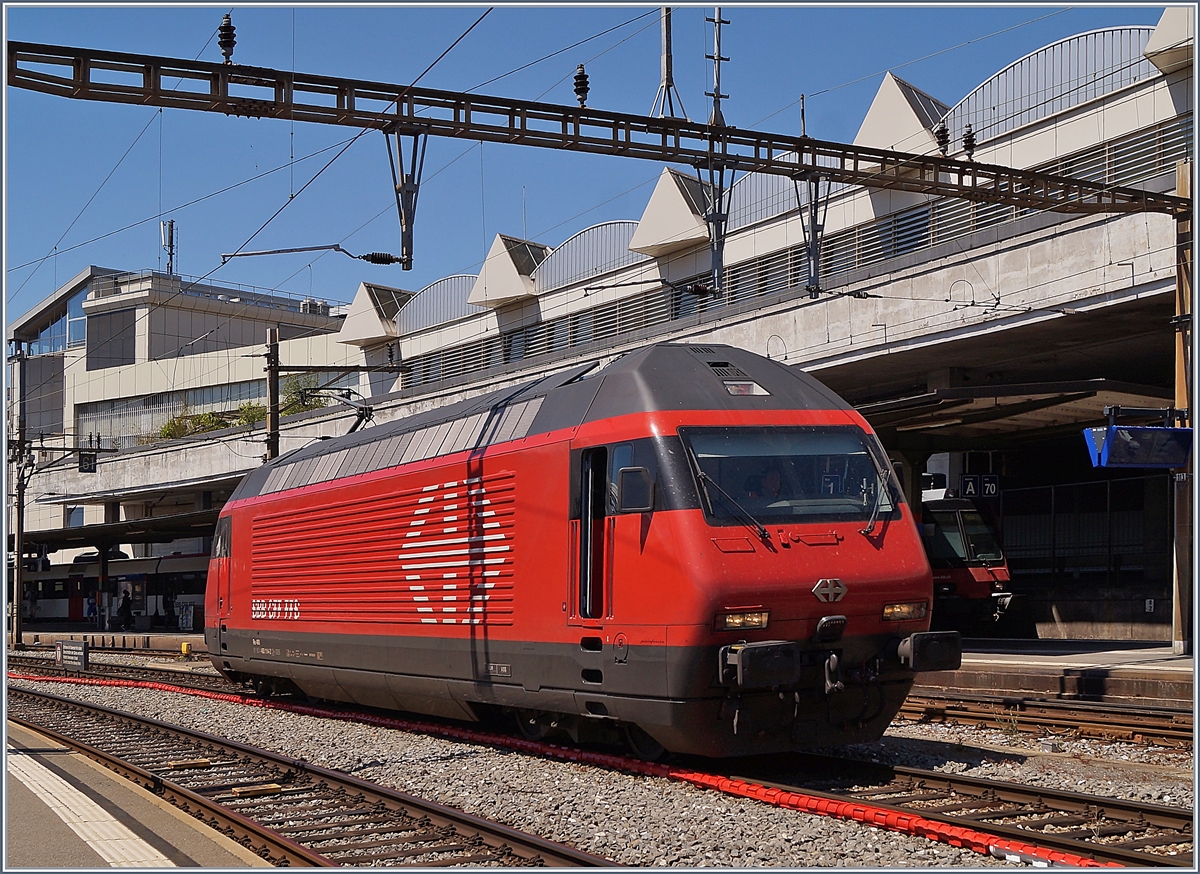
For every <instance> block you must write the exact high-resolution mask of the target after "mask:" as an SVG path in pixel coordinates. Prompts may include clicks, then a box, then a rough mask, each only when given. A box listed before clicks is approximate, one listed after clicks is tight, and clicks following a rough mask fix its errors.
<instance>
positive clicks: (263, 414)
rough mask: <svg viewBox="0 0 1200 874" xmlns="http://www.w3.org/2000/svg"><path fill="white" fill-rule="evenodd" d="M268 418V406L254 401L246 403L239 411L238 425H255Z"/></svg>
mask: <svg viewBox="0 0 1200 874" xmlns="http://www.w3.org/2000/svg"><path fill="white" fill-rule="evenodd" d="M265 418H267V407H266V404H256V403H254V401H246V402H245V403H244V404H242V405H241V406H240V407H238V409H237V423H238V424H239V425H254V424H256V423H258V422H261V421H262V420H263V419H265Z"/></svg>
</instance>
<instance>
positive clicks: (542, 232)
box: [542, 198, 616, 233]
mask: <svg viewBox="0 0 1200 874" xmlns="http://www.w3.org/2000/svg"><path fill="white" fill-rule="evenodd" d="M611 199H616V198H610V200H611ZM580 215H582V214H580ZM568 221H570V220H568ZM564 223H565V222H564ZM556 227H558V226H556ZM542 233H545V232H542Z"/></svg>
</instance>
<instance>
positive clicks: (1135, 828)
mask: <svg viewBox="0 0 1200 874" xmlns="http://www.w3.org/2000/svg"><path fill="white" fill-rule="evenodd" d="M1146 829H1147V826H1146V825H1145V824H1144V823H1136V822H1129V823H1116V824H1115V825H1103V826H1097V827H1095V828H1080V829H1075V830H1074V831H1069V832H1054V833H1053V834H1054V836H1055V837H1056V838H1070V839H1072V840H1077V841H1086V840H1089V839H1090V840H1095V839H1096V838H1113V837H1117V836H1118V835H1127V834H1130V833H1134V834H1139V833H1142V832H1145V831H1146Z"/></svg>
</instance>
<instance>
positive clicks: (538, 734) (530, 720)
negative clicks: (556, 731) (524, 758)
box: [514, 710, 550, 740]
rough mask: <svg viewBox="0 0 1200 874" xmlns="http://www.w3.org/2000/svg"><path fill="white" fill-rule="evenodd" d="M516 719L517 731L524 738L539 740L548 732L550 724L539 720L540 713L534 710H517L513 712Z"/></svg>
mask: <svg viewBox="0 0 1200 874" xmlns="http://www.w3.org/2000/svg"><path fill="white" fill-rule="evenodd" d="M514 716H515V717H516V720H517V731H519V732H521V737H523V738H525V739H526V740H541V739H542V738H544V737H545V736H546V735H548V734H549V733H550V726H548V725H546V724H545V723H543V722H542V720H541V718H540V717H541V713H539V712H538V711H536V710H518V711H516V713H515V714H514Z"/></svg>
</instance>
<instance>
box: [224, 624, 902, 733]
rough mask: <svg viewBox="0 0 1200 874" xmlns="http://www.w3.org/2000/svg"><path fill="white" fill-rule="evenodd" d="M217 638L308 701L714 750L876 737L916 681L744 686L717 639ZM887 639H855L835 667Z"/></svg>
mask: <svg viewBox="0 0 1200 874" xmlns="http://www.w3.org/2000/svg"><path fill="white" fill-rule="evenodd" d="M210 633H211V630H210ZM214 643H217V641H215V640H214V641H210V650H209V651H210V652H213V653H217V652H223V653H224V655H218V656H215V657H214V663H215V664H216V665H217V667H218V668H220V669H223V670H224V671H225V672H226V673H227V674H230V675H232V676H237V677H240V678H243V679H245V678H249V677H275V678H282V679H286V680H290V681H291V682H292V683H294V684H295V685H296V686H297V687H298V688H299V689H301V690H302V691H303V692H304V693H306V694H307V695H310V696H312V697H314V698H325V699H329V700H334V701H344V702H348V703H354V704H359V705H362V706H368V707H379V708H384V709H393V710H401V711H407V712H412V713H420V714H428V715H433V716H441V717H447V718H452V719H466V720H475V719H477V718H478V716H479V713H478V706H479V705H491V706H497V707H505V708H514V709H521V710H529V711H542V712H547V713H557V714H569V715H573V716H575V717H577V718H580V719H594V720H598V721H608V722H609V723H610V724H612V723H614V722H623V723H633V724H636V725H638V726H639V727H641V728H642V729H643V730H644V731H646V732H647V733H648V734H649V735H651V736H652V737H653V738H654V739H655V740H657V741H658V742H659V743H661V744H663V746H665V747H666V748H667V749H670V750H672V751H675V752H680V753H692V754H697V755H706V756H714V757H720V756H729V755H746V754H758V753H768V752H781V751H785V750H792V749H805V748H813V747H823V746H836V745H840V744H846V743H858V742H866V741H872V740H876V739H878V738H879V737H880V736H881V735H882V734H883V732H884V730H885V729H886V728H887V726H888V724H889V723H890V721H891V719H892V717H893V716H894V715H895V713H896V712H897V711H898V710H899V708H900V705H901V704H902V703H903V701H904V697H905V696H906V695H907V693H908V690H909V688H910V687H911V685H912V676H913V675H912V673H911V672H909V671H905V670H902V669H901V668H900V667H899V666H898V665H896V666H894V669H890V670H888V671H886V672H884V673H882V674H875V675H872V676H871V677H870V678H869V680H868V678H863V679H861V681H859V679H858V678H857V677H856V676H855V675H854V674H853V672H852V671H850V672H848V673H847V676H846V679H848V680H850V681H849V682H846V683H845V684H844V689H843V690H841V691H839V692H837V693H836V694H827V693H826V692H825V675H824V671H823V670H813V671H805V672H804V674H803V676H802V677H801V680H800V682H799V683H797V684H795V685H794V686H789V687H782V688H777V689H764V690H738V689H730V688H728V687H725V686H721V685H720V684H719V683H718V679H717V677H716V671H715V666H716V664H717V651H718V650H717V647H688V648H684V647H672V648H666V647H629V648H628V649H627V650H626V651H625V652H623V653H621V654H620V657H622V658H624V661H621V662H618V661H617V660H616V659H617V657H618V656H617V654H615V653H613V652H611V651H610V650H609V649H608V648H602V649H601V650H600V651H596V652H589V651H583V650H581V649H580V647H578V646H576V645H570V644H530V643H522V642H519V641H486V642H480V641H467V640H452V639H444V638H443V639H438V638H424V639H416V638H392V637H387V638H383V637H380V638H366V637H350V636H341V635H305V636H303V637H302V636H300V635H267V634H264V633H254V634H249V633H242V634H236V633H232V632H230V633H229V636H227V638H226V640H225V643H226V647H225V649H224V650H223V651H222V650H221V649H219V647H218V646H214V645H213V644H214ZM848 643H849V642H848ZM881 647H882V644H881V643H880V642H876V641H855V642H854V645H853V646H852V647H848V648H847V649H848V651H846V652H845V653H844V654H845V655H846V656H849V657H851V658H849V659H848V660H846V659H844V661H843V664H845V665H847V666H850V667H853V666H854V665H856V664H858V663H859V662H860V661H861V660H862V659H861V658H860V656H859V653H860V652H861V653H868V652H870V653H875V652H879V651H880V649H881ZM368 666H369V667H368ZM455 674H457V676H455ZM585 678H586V679H585ZM587 680H593V681H595V682H588V681H587Z"/></svg>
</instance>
